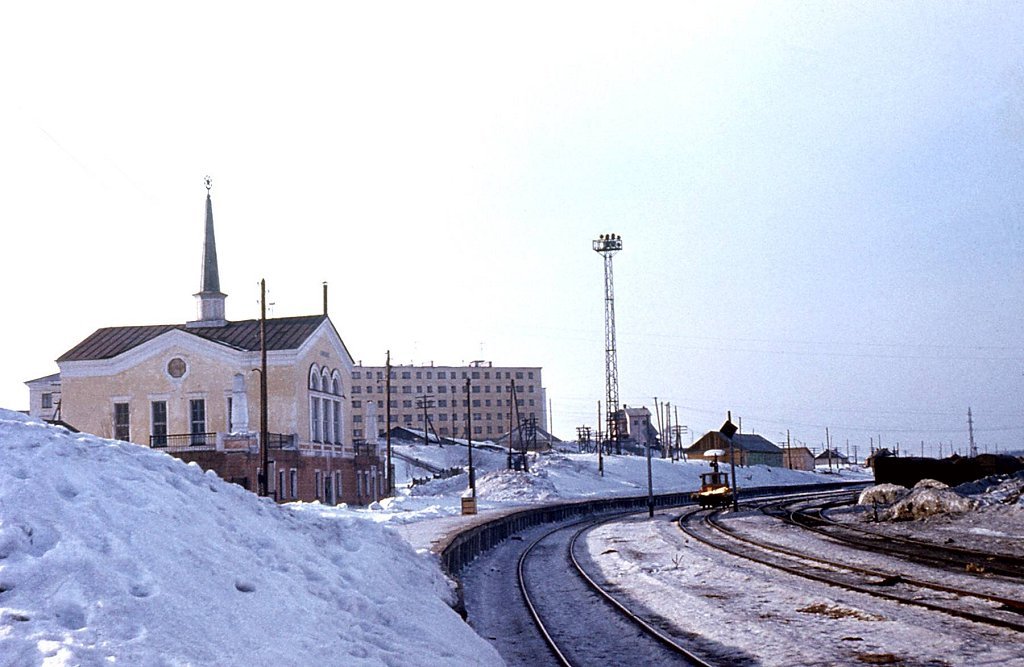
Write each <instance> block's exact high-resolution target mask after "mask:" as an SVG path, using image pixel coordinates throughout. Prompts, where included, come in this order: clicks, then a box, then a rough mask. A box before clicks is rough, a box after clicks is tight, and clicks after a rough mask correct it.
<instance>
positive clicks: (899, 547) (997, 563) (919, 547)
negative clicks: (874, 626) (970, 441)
mask: <svg viewBox="0 0 1024 667" xmlns="http://www.w3.org/2000/svg"><path fill="white" fill-rule="evenodd" d="M843 504H844V503H842V502H839V501H837V502H831V503H826V504H823V505H815V506H811V507H793V506H779V511H778V512H777V514H778V515H779V516H780V517H781V518H783V519H784V520H785V521H787V522H788V523H790V524H792V525H795V526H799V527H801V528H804V529H806V530H810V531H813V532H815V533H818V534H820V535H823V536H825V537H827V538H829V539H832V540H836V541H839V542H842V543H843V544H846V545H848V546H852V547H855V548H858V549H864V550H867V551H883V552H885V553H886V554H889V555H893V556H898V557H900V558H903V559H905V560H909V561H913V562H917V563H922V564H926V565H930V566H932V567H939V568H942V569H945V570H950V571H955V572H958V573H959V572H968V573H973V574H976V575H979V576H983V577H991V576H998V577H1005V578H1008V579H1011V580H1017V581H1021V580H1024V558H1022V557H1021V556H1017V555H1014V554H1000V553H991V552H987V551H979V550H977V549H968V548H965V547H960V546H952V545H950V544H936V543H935V542H929V541H925V540H919V539H915V538H912V537H907V536H902V535H891V534H887V533H884V532H880V531H875V530H871V529H869V528H866V527H864V526H860V525H855V524H852V523H849V522H845V521H837V520H835V519H833V518H831V517H829V511H830V510H833V509H835V508H837V507H840V506H842V505H843ZM762 511H765V512H766V513H769V514H775V513H776V512H773V510H772V509H771V508H769V507H767V506H766V507H765V508H763V510H762Z"/></svg>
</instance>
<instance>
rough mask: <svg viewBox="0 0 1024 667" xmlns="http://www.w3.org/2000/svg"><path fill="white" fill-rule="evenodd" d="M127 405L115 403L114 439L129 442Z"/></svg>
mask: <svg viewBox="0 0 1024 667" xmlns="http://www.w3.org/2000/svg"><path fill="white" fill-rule="evenodd" d="M129 421H130V419H129V413H128V404H127V403H114V439H116V440H124V441H125V442H127V441H128V437H129V435H130V432H129V431H130V429H129V427H128V426H129Z"/></svg>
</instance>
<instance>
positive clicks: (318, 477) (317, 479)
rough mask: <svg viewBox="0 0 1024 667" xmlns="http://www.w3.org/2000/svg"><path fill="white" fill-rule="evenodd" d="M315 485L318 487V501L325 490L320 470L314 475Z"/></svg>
mask: <svg viewBox="0 0 1024 667" xmlns="http://www.w3.org/2000/svg"><path fill="white" fill-rule="evenodd" d="M313 483H314V484H315V485H316V499H317V500H320V497H321V496H320V491H321V490H322V489H323V481H322V478H321V474H320V471H319V470H317V471H316V472H315V473H313Z"/></svg>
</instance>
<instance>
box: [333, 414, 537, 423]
mask: <svg viewBox="0 0 1024 667" xmlns="http://www.w3.org/2000/svg"><path fill="white" fill-rule="evenodd" d="M472 415H473V416H472V420H473V421H475V422H482V421H494V420H495V419H498V420H502V421H506V420H509V419H512V414H511V413H508V412H474V413H472ZM467 416H468V415H466V413H462V415H459V413H457V412H453V413H452V421H453V422H457V421H465V420H466V418H467ZM519 416H520V417H522V418H526V417H529V418H530V419H534V418H536V417H537V413H535V412H531V413H529V414H527V413H525V412H524V413H523V414H521V415H519ZM398 417H399V415H391V422H392V423H398V421H399V419H398ZM401 417H402V419H401V421H402V423H403V424H411V423H412V421H413V419H415V420H416V421H418V422H421V421H423V413H422V412H417V413H416V414H415V415H414V414H411V413H410V414H404V415H401ZM428 418H429V419H430V421H432V422H446V421H448V413H446V412H442V413H440V414H436V415H428ZM352 422H353V423H355V424H362V423H363V416H362V415H353V416H352ZM377 423H378V424H383V423H384V415H377Z"/></svg>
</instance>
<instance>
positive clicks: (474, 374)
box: [352, 370, 533, 380]
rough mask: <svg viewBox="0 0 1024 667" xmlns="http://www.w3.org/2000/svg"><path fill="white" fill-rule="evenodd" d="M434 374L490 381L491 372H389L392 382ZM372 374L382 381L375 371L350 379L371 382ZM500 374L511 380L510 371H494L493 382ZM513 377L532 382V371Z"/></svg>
mask: <svg viewBox="0 0 1024 667" xmlns="http://www.w3.org/2000/svg"><path fill="white" fill-rule="evenodd" d="M435 372H436V374H437V379H438V380H457V379H459V377H457V374H458V373H461V374H462V375H461V378H462V379H463V380H465V379H466V378H467V377H468V378H471V379H473V380H479V379H481V377H482V378H483V379H484V380H490V379H491V371H469V372H467V371H432V370H426V371H396V370H392V371H391V379H392V380H398V379H399V377H398V376H399V375H401V379H402V380H411V379H413V377H412V376H413V373H415V375H416V379H417V380H422V379H423V378H424V376H426V379H428V380H433V379H435V378H434V375H435ZM374 373H376V378H377V379H378V380H383V379H384V371H376V372H375V371H365V373H364V372H363V371H352V379H353V380H362V379H364V376H365V379H367V380H372V379H374V377H375V375H374ZM502 373H504V374H505V379H506V380H511V379H512V375H513V372H512V371H494V379H495V380H500V379H501V374H502ZM514 375H515V379H517V380H523V379H529V380H532V379H533V371H526V377H525V378H524V377H523V371H515V372H514Z"/></svg>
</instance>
